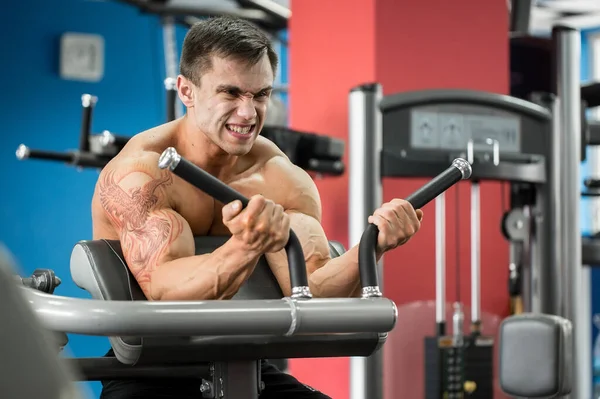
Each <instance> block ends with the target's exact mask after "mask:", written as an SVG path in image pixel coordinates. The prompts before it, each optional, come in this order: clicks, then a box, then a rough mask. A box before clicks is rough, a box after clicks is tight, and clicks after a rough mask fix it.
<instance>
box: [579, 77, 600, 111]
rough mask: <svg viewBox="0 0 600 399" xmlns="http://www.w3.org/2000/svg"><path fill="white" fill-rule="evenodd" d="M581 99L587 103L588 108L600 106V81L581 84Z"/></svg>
mask: <svg viewBox="0 0 600 399" xmlns="http://www.w3.org/2000/svg"><path fill="white" fill-rule="evenodd" d="M581 99H582V100H584V101H585V102H586V103H587V107H588V108H595V107H598V106H600V83H591V84H588V85H585V86H581Z"/></svg>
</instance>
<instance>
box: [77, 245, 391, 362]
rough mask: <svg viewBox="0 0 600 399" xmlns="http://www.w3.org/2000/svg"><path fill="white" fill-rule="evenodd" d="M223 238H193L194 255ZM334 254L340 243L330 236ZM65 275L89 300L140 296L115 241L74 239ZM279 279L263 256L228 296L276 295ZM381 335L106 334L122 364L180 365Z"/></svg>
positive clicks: (309, 349)
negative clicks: (236, 290) (237, 287)
mask: <svg viewBox="0 0 600 399" xmlns="http://www.w3.org/2000/svg"><path fill="white" fill-rule="evenodd" d="M228 238H229V237H210V236H207V237H196V238H195V244H196V254H197V255H199V254H205V253H210V252H212V251H213V250H215V249H216V248H218V247H219V246H220V245H222V244H223V243H224V242H225V241H226V240H227V239H228ZM329 244H330V245H329V246H330V253H331V256H332V257H337V256H339V255H341V254H343V253H344V252H345V249H344V247H343V245H341V244H340V243H338V242H335V241H330V242H329ZM71 275H72V278H73V280H74V282H75V284H77V286H78V287H80V288H82V289H84V290H86V291H87V292H88V293H90V294H91V296H92V298H94V299H101V300H107V301H110V300H120V301H123V300H125V301H141V300H146V298H145V296H144V294H143V292H142V290H141V288H140V287H139V285H138V283H137V281H136V280H135V278H134V277H133V275H132V274H131V272H130V271H129V268H128V267H127V264H126V262H125V258H124V256H123V253H122V251H121V246H120V243H119V241H117V240H90V241H80V242H79V243H77V244H76V245H75V247H74V249H73V251H72V254H71ZM282 297H283V294H282V292H281V289H280V288H279V284H278V283H277V280H276V279H275V276H274V275H273V273H272V272H271V269H270V268H269V266H268V264H267V262H266V260H265V258H264V257H262V258H261V259H260V261H259V262H258V264H257V266H256V268H255V271H254V272H253V274H252V275H251V276H250V278H249V279H248V280H247V281H246V283H245V284H244V285H243V286H242V287H241V288H240V290H239V291H238V293H237V294H236V295H235V296H234V297H233V299H232V300H244V299H246V300H249V299H280V298H282ZM386 337H387V334H377V333H358V334H321V335H319V334H316V335H297V336H292V337H279V336H251V337H250V336H203V337H189V336H181V337H168V338H164V337H109V341H110V344H111V347H112V348H113V351H114V352H115V357H116V358H117V359H118V360H119V362H121V363H123V364H125V365H138V366H142V365H157V364H161V365H185V364H190V365H191V364H198V363H206V362H214V361H229V360H251V359H261V358H262V359H265V358H268V359H282V358H294V357H302V358H306V357H336V356H343V357H345V356H369V355H371V354H372V353H374V352H375V351H377V350H378V349H379V348H380V347H381V346H382V345H383V344H384V342H385V340H386Z"/></svg>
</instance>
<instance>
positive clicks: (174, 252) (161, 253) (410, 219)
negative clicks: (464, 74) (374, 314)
mask: <svg viewBox="0 0 600 399" xmlns="http://www.w3.org/2000/svg"><path fill="white" fill-rule="evenodd" d="M277 63H278V59H277V55H276V53H275V52H274V51H273V49H272V47H271V44H270V41H269V39H268V37H267V36H265V35H264V34H263V33H262V32H261V31H260V30H259V29H257V28H256V27H255V26H254V25H252V24H250V23H248V22H246V21H243V20H240V19H235V18H230V17H218V18H212V19H207V20H204V21H202V22H199V23H197V24H196V25H194V26H193V27H192V28H191V29H190V30H189V31H188V33H187V35H186V37H185V40H184V44H183V49H182V54H181V60H180V75H179V76H178V77H177V90H178V95H179V99H180V100H181V101H182V102H183V104H184V105H185V107H186V110H187V111H186V114H185V115H184V116H183V117H181V118H180V119H177V120H175V121H172V122H169V123H166V124H163V125H161V126H158V127H155V128H152V129H150V130H148V131H145V132H142V133H139V134H137V135H136V136H134V137H133V138H132V139H131V140H130V141H129V142H128V144H127V145H126V146H125V147H124V148H123V150H122V151H121V152H120V153H119V154H118V155H117V156H116V157H115V158H114V159H112V160H111V162H110V163H109V164H108V165H107V166H106V167H105V168H104V169H103V170H102V173H101V174H100V176H99V179H98V182H97V185H96V189H95V193H94V197H93V201H92V216H93V229H94V231H93V235H94V239H118V240H120V243H121V246H122V248H123V254H124V256H125V259H126V261H127V264H128V266H129V268H130V269H131V272H132V274H133V275H134V276H135V278H136V279H137V281H138V283H139V285H140V287H141V288H142V290H143V292H144V294H145V295H146V297H147V298H148V300H152V301H160V300H205V299H229V298H231V297H233V295H235V293H236V291H237V290H238V289H239V287H240V286H241V285H242V284H243V283H244V281H245V280H246V279H247V278H248V276H249V275H250V274H251V273H252V271H253V269H254V267H255V265H256V263H257V261H258V259H259V258H260V257H261V256H265V257H266V259H267V261H268V263H269V266H270V268H271V269H272V271H273V274H274V275H275V277H276V279H277V281H278V283H279V285H280V286H281V289H282V291H283V293H284V294H285V295H290V294H291V293H290V281H289V272H288V266H287V259H286V256H285V252H284V251H283V248H284V246H285V244H286V242H287V240H288V235H289V229H290V228H292V229H293V230H294V232H295V233H296V234H297V236H298V239H299V240H300V242H301V243H302V247H303V250H304V254H305V258H306V267H307V273H308V277H309V286H310V290H311V292H312V294H313V296H314V297H348V296H358V295H359V294H360V285H359V272H358V248H357V247H354V248H351V249H350V250H349V251H348V252H346V253H345V254H343V255H342V256H340V257H337V258H335V259H331V257H330V254H329V246H328V241H327V237H326V236H325V233H324V231H323V228H322V227H321V224H320V221H321V202H320V198H319V193H318V191H317V189H316V186H315V184H314V182H313V181H312V179H311V178H310V176H309V175H308V174H307V173H306V172H305V171H304V170H302V169H300V168H298V167H297V166H295V165H294V164H292V163H291V162H290V161H289V159H288V158H287V157H286V156H285V154H283V153H282V152H281V151H280V150H279V149H278V148H277V147H276V146H275V145H274V144H273V143H272V142H270V141H269V140H267V139H265V138H263V137H261V136H260V132H261V129H262V127H263V124H264V121H265V116H266V113H267V104H268V100H269V97H270V95H271V91H272V87H273V83H274V77H275V71H276V70H277ZM167 147H174V148H176V149H177V151H178V153H179V154H181V155H182V156H183V157H185V158H186V159H187V160H189V161H190V162H193V163H194V164H196V165H198V166H199V167H201V168H202V169H204V170H206V171H207V172H208V173H211V174H212V175H214V176H215V177H217V178H218V179H220V180H221V181H223V182H224V183H226V184H228V185H229V186H231V187H232V188H234V189H235V190H237V191H239V192H240V193H241V194H242V195H244V196H246V197H248V198H250V203H249V205H248V207H247V208H246V209H244V210H242V209H241V204H240V203H239V202H238V201H235V202H232V203H229V204H225V205H223V204H220V203H218V202H215V200H213V199H212V198H211V197H209V196H208V195H206V194H204V193H203V192H201V191H199V190H198V189H196V188H195V187H193V186H191V185H190V184H188V183H186V182H184V181H183V180H181V179H179V178H178V177H176V176H174V175H173V174H172V173H170V172H169V171H166V170H161V169H159V168H158V158H159V156H160V154H161V153H162V152H163V151H164V150H165V149H166V148H167ZM421 218H422V212H421V211H420V210H416V211H415V210H414V209H413V207H412V206H411V205H410V204H409V203H408V202H406V201H404V200H401V199H395V200H392V201H391V202H389V203H386V204H383V205H382V206H381V207H380V208H379V209H377V210H376V211H375V212H374V213H373V215H372V216H370V217H369V222H370V223H374V224H375V225H377V227H378V228H379V236H378V248H377V253H378V257H381V256H382V255H383V254H384V253H385V252H386V251H388V250H390V249H393V248H396V247H397V246H399V245H402V244H404V243H405V242H407V241H408V240H409V239H410V238H411V237H412V236H413V235H414V234H415V233H416V232H417V231H418V230H419V227H420V221H421ZM205 235H230V236H231V238H230V239H229V240H228V241H227V242H226V243H225V244H223V245H222V246H221V247H219V248H218V249H216V250H215V251H213V252H212V253H210V254H205V255H199V256H196V255H195V248H194V239H193V237H194V236H205ZM262 379H263V381H264V382H265V390H264V391H263V392H262V393H261V396H260V398H261V399H274V398H287V399H294V398H305V399H310V398H314V399H317V398H327V396H326V395H324V394H322V393H320V392H317V391H315V390H314V389H311V388H310V387H308V386H306V385H304V384H302V383H300V382H299V381H297V380H296V379H295V378H293V377H292V376H290V375H288V374H285V373H283V372H281V371H279V370H278V369H276V368H275V367H274V366H272V365H270V364H269V363H268V362H266V361H264V362H262ZM198 387H199V381H185V380H180V379H179V380H173V381H171V380H165V381H163V380H161V381H155V380H152V381H148V380H146V381H143V380H140V381H137V380H125V381H104V382H103V391H102V396H101V398H102V399H132V398H138V397H140V398H142V397H143V398H145V399H158V398H173V399H185V398H197V397H198Z"/></svg>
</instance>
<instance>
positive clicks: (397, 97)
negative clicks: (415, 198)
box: [349, 27, 600, 399]
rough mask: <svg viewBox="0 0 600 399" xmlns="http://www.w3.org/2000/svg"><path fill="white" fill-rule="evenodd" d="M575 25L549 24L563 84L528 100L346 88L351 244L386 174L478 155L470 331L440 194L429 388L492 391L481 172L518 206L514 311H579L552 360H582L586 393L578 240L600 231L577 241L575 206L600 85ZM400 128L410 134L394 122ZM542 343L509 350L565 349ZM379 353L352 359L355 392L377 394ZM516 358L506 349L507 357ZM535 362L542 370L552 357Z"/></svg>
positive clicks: (363, 396)
mask: <svg viewBox="0 0 600 399" xmlns="http://www.w3.org/2000/svg"><path fill="white" fill-rule="evenodd" d="M578 35H579V32H577V31H575V30H570V29H567V28H562V27H556V28H555V30H554V34H553V41H554V49H555V57H556V58H555V61H556V64H557V65H558V66H557V67H556V71H557V72H558V75H557V76H556V83H555V85H556V87H557V89H556V90H555V92H556V93H557V94H556V95H553V94H552V93H535V95H531V99H530V101H526V100H524V99H520V98H516V97H511V96H503V95H498V94H493V93H487V92H481V91H465V90H426V91H416V92H408V93H399V94H392V95H388V96H385V97H383V96H382V90H381V86H380V85H379V84H368V85H363V86H358V87H355V88H353V89H352V90H351V92H350V94H349V104H350V142H349V149H350V156H349V159H350V165H351V166H354V165H356V167H351V169H350V172H349V173H350V197H349V204H350V207H349V218H350V239H349V242H350V245H352V244H353V243H355V242H357V239H358V237H359V236H358V234H359V233H360V232H361V231H362V229H363V228H364V227H363V226H364V223H365V222H364V220H366V218H367V216H368V215H370V214H371V213H372V212H373V211H374V209H376V207H377V204H379V203H380V202H381V197H382V188H381V179H382V178H383V177H431V176H434V175H435V174H436V173H438V172H439V170H441V169H442V168H443V167H444V164H445V163H446V162H448V160H449V159H452V158H454V157H466V158H467V159H468V161H469V162H470V163H472V164H473V165H474V172H473V176H472V178H471V206H472V208H471V262H472V263H471V277H472V286H471V297H472V301H473V303H474V305H473V309H472V311H471V326H472V328H471V332H470V333H469V334H463V332H462V330H459V331H454V332H453V334H449V333H448V332H447V331H446V327H445V326H446V320H445V315H446V311H445V301H444V300H443V299H444V298H445V287H444V285H445V270H444V269H445V262H444V252H445V242H444V233H443V232H444V227H445V226H444V214H445V209H444V208H445V202H444V199H445V198H444V195H440V196H439V197H438V198H437V200H436V303H437V312H436V322H437V325H438V328H437V331H436V334H435V337H429V338H426V342H425V345H426V350H425V353H426V359H425V362H426V364H427V374H426V377H425V381H424V384H425V390H426V397H427V398H442V397H445V396H444V395H448V397H460V395H463V394H464V395H466V394H469V397H472V398H486V399H489V398H491V397H493V396H492V395H493V394H492V392H491V389H492V385H493V381H492V378H493V368H494V367H493V357H492V355H493V351H492V342H491V340H490V339H489V338H486V337H485V336H483V335H482V333H483V332H482V331H480V329H479V325H480V308H479V304H480V292H479V290H480V286H479V281H480V252H479V245H480V243H479V237H480V234H479V223H480V216H479V205H480V204H479V201H480V198H479V182H480V181H484V180H493V181H503V182H507V184H509V185H510V190H511V194H512V195H511V208H512V209H511V211H510V212H508V213H507V214H506V215H505V217H504V218H503V226H502V227H503V231H504V232H505V233H506V235H507V238H509V241H510V254H511V256H510V264H511V265H510V266H509V267H510V273H511V275H512V278H513V281H511V284H512V285H513V287H512V288H514V290H513V291H511V296H513V297H514V298H513V299H518V301H515V304H516V305H517V306H519V307H522V309H519V311H520V312H524V313H527V314H529V315H530V316H528V317H532V316H531V314H533V315H540V317H544V316H543V315H544V314H549V315H556V316H562V317H564V318H565V319H566V320H570V321H572V322H573V325H574V326H575V327H574V330H573V331H574V337H576V338H575V342H576V344H575V345H576V346H575V348H576V349H575V350H574V356H573V359H570V358H568V357H561V358H560V359H561V360H564V361H566V362H570V363H569V364H565V363H564V362H563V363H556V368H557V369H560V370H561V371H564V372H565V373H567V372H568V370H569V369H571V368H572V369H573V370H575V371H574V377H573V387H574V390H575V392H579V393H577V394H576V395H578V396H576V397H575V398H576V399H578V398H582V399H583V398H586V399H587V397H589V395H588V392H591V378H590V377H591V364H590V359H591V349H590V347H591V339H589V331H591V328H590V324H589V316H588V314H587V313H586V309H588V308H589V306H588V305H587V304H589V301H590V297H589V292H588V289H587V288H585V289H582V287H583V285H582V284H581V283H582V281H585V275H584V272H585V268H582V257H581V252H583V253H590V252H591V251H592V250H596V248H600V240H598V243H593V242H588V241H584V242H583V246H582V237H581V233H580V229H579V216H578V215H579V199H580V189H579V184H580V179H579V164H580V162H581V160H582V159H584V156H583V154H582V150H583V149H585V147H586V146H587V145H589V144H596V140H597V134H598V133H597V127H596V126H597V125H596V124H595V123H593V122H587V121H586V120H585V118H583V119H582V115H585V114H584V113H583V112H582V109H581V108H580V103H581V97H583V98H584V102H585V104H586V105H587V106H590V105H596V101H597V99H598V98H600V95H598V94H597V92H596V91H595V90H596V89H599V88H600V85H586V86H584V87H580V83H579V79H578V77H579V75H578V74H579V64H578V63H579V54H578V53H577V52H576V49H577V48H578V47H577V46H578V44H575V42H576V41H577V43H578V40H579V36H578ZM576 38H577V39H576ZM584 122H585V123H584ZM398 131H405V132H409V134H407V135H399V134H396V132H398ZM438 215H441V217H440V216H438ZM597 253H598V255H599V256H598V257H596V258H595V260H594V259H585V258H584V263H583V264H589V263H586V262H591V261H592V260H594V262H593V263H592V264H600V250H597ZM516 266H518V270H517V268H516ZM380 273H381V272H380ZM383 286H385V284H383ZM521 299H522V301H521ZM461 308H462V304H460V303H459V304H457V305H456V308H455V309H456V312H455V313H454V317H453V319H454V320H453V324H455V325H462V322H461V318H462V317H463V316H462V313H461ZM588 313H589V312H588ZM534 320H535V321H534V322H533V323H532V324H531V325H532V326H534V325H535V323H536V322H537V321H538V320H537V319H535V317H534ZM556 320H557V322H556V323H555V324H554V325H553V326H554V327H553V328H554V330H553V331H555V332H556V334H558V337H559V338H557V339H559V340H563V341H564V342H565V345H570V344H573V343H572V341H571V340H570V338H569V336H568V331H567V330H568V329H566V328H559V326H561V325H566V323H564V322H563V319H556ZM507 323H509V321H507ZM520 325H523V324H520ZM506 326H510V324H506ZM525 326H527V324H525ZM536 331H537V330H534V329H533V327H532V328H531V329H529V330H527V329H526V328H525V329H523V328H517V329H512V328H507V329H505V330H503V334H502V336H501V339H502V340H503V341H504V342H506V343H508V344H507V345H512V344H511V343H512V342H517V341H519V340H520V339H521V338H522V337H521V336H520V335H514V334H518V333H520V332H523V333H525V332H529V333H532V334H533V333H536ZM474 343H481V345H480V346H478V345H474ZM502 345H504V343H503V342H500V346H501V347H502ZM513 347H516V346H513ZM538 350H539V347H538V346H531V347H527V346H525V347H523V350H522V351H521V352H520V353H519V355H515V354H513V355H512V356H518V358H519V359H524V358H528V359H538V361H540V359H543V360H542V361H548V362H551V361H558V360H557V359H558V358H557V356H558V355H559V354H561V353H569V352H568V351H565V352H559V351H558V350H557V351H551V350H549V351H548V352H547V353H546V354H545V353H540V352H539V351H538ZM428 353H429V355H427V354H428ZM476 353H479V355H478V356H476V355H475V354H476ZM395 355H398V356H400V354H395ZM545 355H547V356H546V357H544V356H545ZM382 356H383V351H379V352H377V353H376V354H374V355H372V356H371V357H368V358H354V359H352V362H351V376H350V381H351V389H350V391H351V392H352V395H351V397H352V399H367V398H368V399H382V397H383V387H382V385H383V378H382V368H383V360H382ZM471 356H472V357H471ZM475 358H477V360H475ZM448 361H452V362H453V364H452V365H450V364H448V363H447V362H448ZM457 361H461V362H462V368H459V369H458V370H457V369H456V368H455V367H454V365H456V364H457ZM516 361H517V359H514V360H513V359H511V364H512V362H516ZM469 363H471V364H470V365H469ZM504 370H505V368H501V369H500V371H501V372H503V371H504ZM457 371H458V372H457ZM537 371H540V372H542V373H543V372H545V371H547V369H543V368H540V369H538V370H537ZM563 374H564V373H562V372H561V373H558V374H554V375H549V374H545V375H544V377H545V378H546V381H551V382H552V383H553V385H538V386H537V387H535V389H537V390H538V391H539V392H552V390H553V389H555V388H556V386H561V387H563V388H561V389H562V390H561V392H564V391H565V390H567V389H569V388H570V385H569V384H567V383H563V382H561V381H557V380H556V379H554V378H555V377H556V376H557V375H561V376H562V375H563ZM531 375H532V376H535V375H536V374H535V373H534V372H532V374H531ZM500 378H502V377H501V376H500ZM561 378H562V377H561ZM509 380H510V379H505V380H503V381H509ZM527 381H529V382H531V381H532V380H527ZM536 381H538V380H536ZM470 382H472V383H474V384H470ZM540 384H542V382H540ZM473 387H475V389H474V390H473V389H472V388H473ZM504 388H506V390H507V392H508V391H510V392H512V393H515V392H518V390H519V388H520V387H518V386H510V384H509V385H506V386H505V387H504ZM588 390H589V391H588ZM452 395H454V396H452ZM457 395H458V396H457ZM522 396H527V395H522Z"/></svg>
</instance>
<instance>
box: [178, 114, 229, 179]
mask: <svg viewBox="0 0 600 399" xmlns="http://www.w3.org/2000/svg"><path fill="white" fill-rule="evenodd" d="M175 143H176V144H175V146H176V148H177V152H179V154H181V156H182V157H184V158H185V159H187V160H188V161H190V162H192V163H193V164H194V165H196V166H198V167H200V168H202V169H204V170H205V171H207V172H208V173H210V174H212V175H213V176H216V177H219V178H221V177H224V176H226V175H228V174H229V173H230V171H231V169H232V168H233V166H234V165H235V163H236V162H237V159H238V157H237V156H234V155H229V154H227V153H226V152H225V151H223V150H222V149H221V148H220V147H219V146H217V145H216V144H215V143H213V142H212V141H211V140H210V139H209V138H208V137H207V136H206V134H204V132H202V131H200V130H198V128H197V127H195V126H194V125H193V123H192V121H191V120H190V119H189V116H188V115H187V114H186V115H185V116H184V117H183V118H182V119H181V120H180V123H179V126H178V127H177V129H176V134H175Z"/></svg>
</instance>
